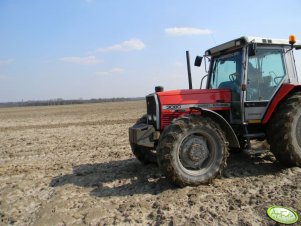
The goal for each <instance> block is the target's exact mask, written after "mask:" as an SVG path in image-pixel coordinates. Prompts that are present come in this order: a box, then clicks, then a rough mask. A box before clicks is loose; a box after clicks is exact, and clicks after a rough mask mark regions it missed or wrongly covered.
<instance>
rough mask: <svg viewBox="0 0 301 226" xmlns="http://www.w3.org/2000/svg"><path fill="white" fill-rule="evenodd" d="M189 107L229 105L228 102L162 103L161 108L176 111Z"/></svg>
mask: <svg viewBox="0 0 301 226" xmlns="http://www.w3.org/2000/svg"><path fill="white" fill-rule="evenodd" d="M191 107H199V108H217V107H230V103H215V104H175V105H163V106H162V109H163V110H169V111H176V110H182V109H183V110H184V109H189V108H191Z"/></svg>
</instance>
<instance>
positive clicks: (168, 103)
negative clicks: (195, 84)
mask: <svg viewBox="0 0 301 226" xmlns="http://www.w3.org/2000/svg"><path fill="white" fill-rule="evenodd" d="M157 95H158V98H159V102H160V122H161V123H160V129H161V130H163V129H164V127H165V126H167V125H169V124H170V123H171V121H172V120H173V119H174V118H178V117H180V116H181V115H184V114H188V113H190V108H191V107H198V108H206V109H210V110H213V111H220V110H225V111H229V110H230V109H231V92H230V91H229V90H221V89H219V90H214V89H211V90H173V91H167V92H159V93H157ZM196 114H200V113H199V112H196Z"/></svg>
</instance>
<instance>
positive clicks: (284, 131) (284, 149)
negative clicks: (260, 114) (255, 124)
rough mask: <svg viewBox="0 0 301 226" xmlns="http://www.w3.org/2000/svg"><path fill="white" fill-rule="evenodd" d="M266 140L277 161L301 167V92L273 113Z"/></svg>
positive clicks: (284, 102)
mask: <svg viewBox="0 0 301 226" xmlns="http://www.w3.org/2000/svg"><path fill="white" fill-rule="evenodd" d="M267 140H268V143H269V144H270V147H271V151H272V152H273V153H274V155H275V157H276V159H277V160H279V161H280V162H282V163H283V164H285V165H287V166H301V92H296V93H294V94H293V95H291V96H290V97H288V98H286V99H285V100H284V101H283V102H282V103H281V104H280V105H279V106H278V107H277V109H276V111H275V112H274V114H273V116H272V118H271V120H270V122H269V125H268V130H267Z"/></svg>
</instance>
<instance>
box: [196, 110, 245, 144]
mask: <svg viewBox="0 0 301 226" xmlns="http://www.w3.org/2000/svg"><path fill="white" fill-rule="evenodd" d="M190 109H192V110H198V111H200V112H201V113H202V115H204V116H207V117H209V118H211V119H212V120H213V121H215V122H216V123H217V124H219V126H220V127H221V129H222V130H223V131H224V133H225V136H226V138H227V141H228V142H229V147H230V148H240V144H239V141H238V138H237V136H236V134H235V132H234V130H233V129H232V127H231V125H230V124H229V123H228V122H227V121H226V119H224V118H223V117H222V116H221V115H220V114H218V113H216V112H215V111H212V110H210V109H206V108H199V107H193V108H190Z"/></svg>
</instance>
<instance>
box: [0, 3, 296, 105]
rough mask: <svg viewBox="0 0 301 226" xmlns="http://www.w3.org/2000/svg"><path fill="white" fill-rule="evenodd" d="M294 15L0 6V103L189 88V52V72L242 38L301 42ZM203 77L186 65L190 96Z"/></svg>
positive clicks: (274, 6)
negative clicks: (204, 57) (290, 38)
mask: <svg viewBox="0 0 301 226" xmlns="http://www.w3.org/2000/svg"><path fill="white" fill-rule="evenodd" d="M300 9H301V1H300V0H266V1H260V0H253V1H241V0H240V1H237V0H227V1H222V0H219V1H218V0H210V1H200V0H188V1H181V0H173V1H171V0H152V1H148V0H145V1H141V0H26V1H22V0H0V102H9V101H22V100H23V101H27V100H49V99H56V98H63V99H78V98H83V99H91V98H110V97H143V96H145V95H147V94H149V93H152V92H153V91H154V87H155V86H157V85H162V86H164V88H165V90H171V89H187V88H188V82H187V72H186V71H187V69H186V56H185V51H186V50H189V51H190V58H191V64H193V61H194V58H195V57H196V56H197V55H203V54H204V51H205V50H207V49H209V48H211V47H213V46H215V45H218V44H221V43H223V42H226V41H229V40H232V39H235V38H238V37H241V36H245V35H246V36H256V37H268V38H281V39H287V38H288V36H289V35H290V34H294V35H295V36H296V38H297V39H299V40H301V13H300ZM295 54H296V56H295V57H296V64H297V70H298V71H299V77H300V75H301V50H299V51H295ZM204 75H205V72H204V69H200V68H195V67H192V79H193V87H194V88H198V87H199V86H200V85H199V84H200V81H201V78H202V76H204ZM300 81H301V79H300Z"/></svg>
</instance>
